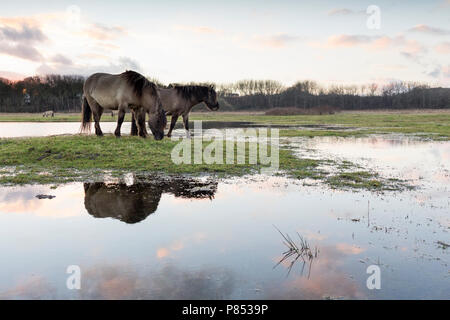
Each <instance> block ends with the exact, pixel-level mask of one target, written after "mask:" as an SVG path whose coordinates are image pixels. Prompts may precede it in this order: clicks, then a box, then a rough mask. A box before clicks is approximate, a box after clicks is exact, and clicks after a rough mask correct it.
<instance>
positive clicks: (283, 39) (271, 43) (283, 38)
mask: <svg viewBox="0 0 450 320" xmlns="http://www.w3.org/2000/svg"><path fill="white" fill-rule="evenodd" d="M299 39H300V37H298V36H293V35H289V34H287V33H278V34H273V35H268V36H256V37H255V38H254V40H255V42H256V43H257V44H258V45H260V46H263V47H268V48H283V47H286V46H287V45H288V44H289V43H292V42H294V41H297V40H299Z"/></svg>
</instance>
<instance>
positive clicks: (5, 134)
mask: <svg viewBox="0 0 450 320" xmlns="http://www.w3.org/2000/svg"><path fill="white" fill-rule="evenodd" d="M100 126H101V128H102V131H103V133H105V134H114V130H115V129H116V122H101V124H100ZM189 127H190V128H191V130H192V129H193V128H194V122H192V121H191V122H189ZM92 128H93V127H92ZM202 128H203V129H226V128H230V129H233V128H278V129H316V130H351V129H353V128H351V127H340V126H328V125H302V126H291V125H281V124H280V125H270V124H267V125H266V124H257V123H253V122H244V121H230V122H227V121H224V122H222V121H202ZM175 129H176V130H175V131H179V134H180V135H181V136H183V135H184V129H183V124H182V121H181V120H179V121H178V122H177V124H176V126H175ZM130 130H131V122H124V123H123V124H122V130H121V131H122V134H123V135H128V134H129V132H130ZM167 130H168V129H166V131H167ZM79 131H80V123H79V122H2V125H1V126H0V137H1V138H18V137H43V136H52V135H64V134H78V133H79ZM175 131H174V132H175ZM91 133H92V134H93V133H94V130H93V129H92V130H91Z"/></svg>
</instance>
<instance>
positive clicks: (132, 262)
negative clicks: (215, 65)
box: [0, 136, 450, 299]
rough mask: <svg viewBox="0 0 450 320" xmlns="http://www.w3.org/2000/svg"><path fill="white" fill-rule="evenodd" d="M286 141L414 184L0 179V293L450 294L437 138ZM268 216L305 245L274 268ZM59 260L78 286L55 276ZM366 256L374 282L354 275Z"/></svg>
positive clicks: (60, 272) (277, 240)
mask: <svg viewBox="0 0 450 320" xmlns="http://www.w3.org/2000/svg"><path fill="white" fill-rule="evenodd" d="M286 141H288V142H289V145H290V147H292V148H294V150H295V152H296V153H297V154H301V155H302V156H304V157H305V156H308V157H313V158H319V159H320V158H333V157H334V158H340V159H342V160H346V159H347V160H350V161H352V162H356V163H358V164H360V165H361V166H363V167H364V168H366V167H367V168H372V169H374V170H376V171H377V172H380V174H382V175H387V176H392V177H400V178H401V177H403V178H405V179H408V181H409V182H410V183H411V184H413V185H415V186H417V187H418V188H417V189H416V190H410V191H402V192H385V193H373V192H354V191H336V190H329V189H328V188H326V187H324V186H322V185H318V186H310V185H303V181H294V180H290V179H287V178H282V177H267V176H262V175H255V176H249V177H244V178H239V179H230V180H224V181H219V182H218V183H217V182H214V181H210V180H208V179H207V178H203V179H201V180H200V181H197V180H195V181H192V180H177V181H172V182H171V181H165V182H159V181H153V182H149V181H147V182H141V181H135V180H134V178H133V176H132V175H129V176H128V177H126V179H125V180H124V181H108V183H106V184H104V183H99V184H82V183H74V184H67V185H63V186H60V187H58V188H57V189H55V190H53V189H51V188H50V186H24V187H7V188H6V187H2V188H1V189H0V252H2V262H1V267H0V270H1V272H0V298H75V299H91V298H106V299H114V298H149V299H171V298H206V299H214V298H230V299H235V298H242V299H265V298H274V299H311V298H312V299H322V298H329V297H331V298H342V299H394V298H396V299H430V298H436V299H448V298H450V296H449V292H450V290H449V289H450V268H449V262H450V261H449V252H450V251H449V250H450V248H445V246H442V245H441V244H440V243H447V244H449V243H450V237H449V231H450V198H449V195H450V190H449V188H450V184H449V170H450V161H449V159H450V143H449V142H420V141H417V140H414V139H407V138H405V137H400V136H388V137H373V138H359V139H353V138H345V139H344V138H343V139H340V138H314V139H303V138H298V139H297V138H293V139H288V140H286ZM38 194H49V195H55V196H56V197H55V198H53V199H43V200H39V199H37V198H36V195H38ZM275 227H276V228H278V229H279V230H280V231H282V232H283V233H288V234H289V235H290V236H291V237H292V238H293V239H294V240H295V241H296V242H297V243H298V242H299V240H298V237H297V235H296V232H298V234H299V235H301V236H302V237H303V238H304V239H306V240H307V241H308V242H309V245H310V247H311V249H312V251H313V252H315V249H316V248H317V256H315V255H314V257H313V258H312V259H311V260H308V259H307V260H306V263H305V266H303V262H302V260H301V258H300V259H298V260H297V262H296V263H295V264H294V265H293V267H292V270H291V271H290V273H288V268H289V263H290V262H289V261H290V260H287V261H286V262H284V263H282V264H281V265H279V266H277V267H276V268H274V266H275V265H276V263H277V262H278V261H279V260H280V259H281V258H282V257H283V252H285V251H286V247H285V246H284V245H283V243H282V240H283V239H282V236H281V235H280V234H279V233H278V231H277V230H276V228H275ZM69 265H78V266H80V268H81V272H82V278H81V290H68V289H67V287H66V280H67V277H68V276H69V275H68V274H66V268H67V267H68V266H69ZM369 265H378V266H379V267H380V270H381V289H380V290H376V289H374V290H369V289H368V288H367V286H366V280H367V278H368V277H369V274H367V273H366V269H367V267H368V266H369ZM302 269H303V270H302Z"/></svg>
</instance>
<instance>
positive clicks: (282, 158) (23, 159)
mask: <svg viewBox="0 0 450 320" xmlns="http://www.w3.org/2000/svg"><path fill="white" fill-rule="evenodd" d="M177 143H178V142H176V141H171V140H169V139H164V140H163V141H155V140H154V139H151V138H149V139H142V138H139V137H122V138H120V139H117V138H115V137H113V136H111V135H107V136H105V137H103V138H97V137H96V136H81V135H74V136H53V137H39V138H17V139H0V184H10V185H11V184H12V185H14V184H28V183H41V184H42V183H45V184H59V183H66V182H72V181H101V180H103V179H104V178H105V175H108V176H116V177H119V176H121V175H123V174H125V173H129V172H133V173H136V174H141V175H148V174H154V173H158V174H159V173H162V174H168V175H180V174H187V175H191V176H199V175H204V174H209V175H211V174H212V175H215V176H218V177H227V176H241V175H244V174H252V173H258V172H260V169H261V168H262V167H264V165H262V164H261V162H260V160H259V159H258V161H257V162H256V163H255V164H250V163H249V148H248V145H247V146H246V150H245V155H246V159H245V163H244V164H236V163H233V164H226V163H224V164H218V163H213V164H206V163H205V162H204V161H203V162H202V164H194V163H192V164H175V163H174V162H173V161H172V159H171V153H172V150H173V148H174V147H175V146H176V144H177ZM192 143H194V139H191V144H192ZM210 143H211V142H203V150H202V152H203V151H204V150H205V148H206V147H207V146H208V145H209V144H210ZM236 149H237V148H236V146H235V148H234V150H235V152H236ZM269 151H270V150H269ZM193 152H194V148H192V154H191V156H192V159H194V154H193ZM224 153H225V148H224ZM223 159H225V156H224V157H223ZM324 164H327V165H328V166H330V165H331V166H332V167H334V168H333V170H324V169H323V165H324ZM330 172H333V173H330ZM344 173H346V174H347V175H351V177H352V179H347V180H348V181H347V183H346V184H338V183H336V179H335V178H333V177H335V176H337V175H339V174H344ZM276 174H278V175H286V176H289V177H292V178H294V179H310V180H311V181H323V182H324V183H326V184H328V185H330V186H331V187H336V188H347V187H350V188H359V189H371V190H386V189H393V188H394V189H395V188H396V187H393V184H392V183H391V182H390V181H388V180H386V179H382V178H380V177H378V176H377V175H376V174H372V173H367V172H361V171H360V170H359V169H358V170H356V168H352V166H351V165H349V164H347V165H346V166H342V165H340V164H339V163H337V162H334V161H332V160H326V161H324V160H313V159H301V158H298V157H295V156H294V155H292V153H291V151H289V150H286V149H280V152H279V171H277V172H276Z"/></svg>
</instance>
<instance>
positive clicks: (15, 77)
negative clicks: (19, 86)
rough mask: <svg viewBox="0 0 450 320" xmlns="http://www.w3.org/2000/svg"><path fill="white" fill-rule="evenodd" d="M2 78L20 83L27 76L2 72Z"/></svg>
mask: <svg viewBox="0 0 450 320" xmlns="http://www.w3.org/2000/svg"><path fill="white" fill-rule="evenodd" d="M0 78H5V79H8V80H11V81H19V80H23V79H24V78H26V75H24V74H21V73H17V72H13V71H5V70H0Z"/></svg>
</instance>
